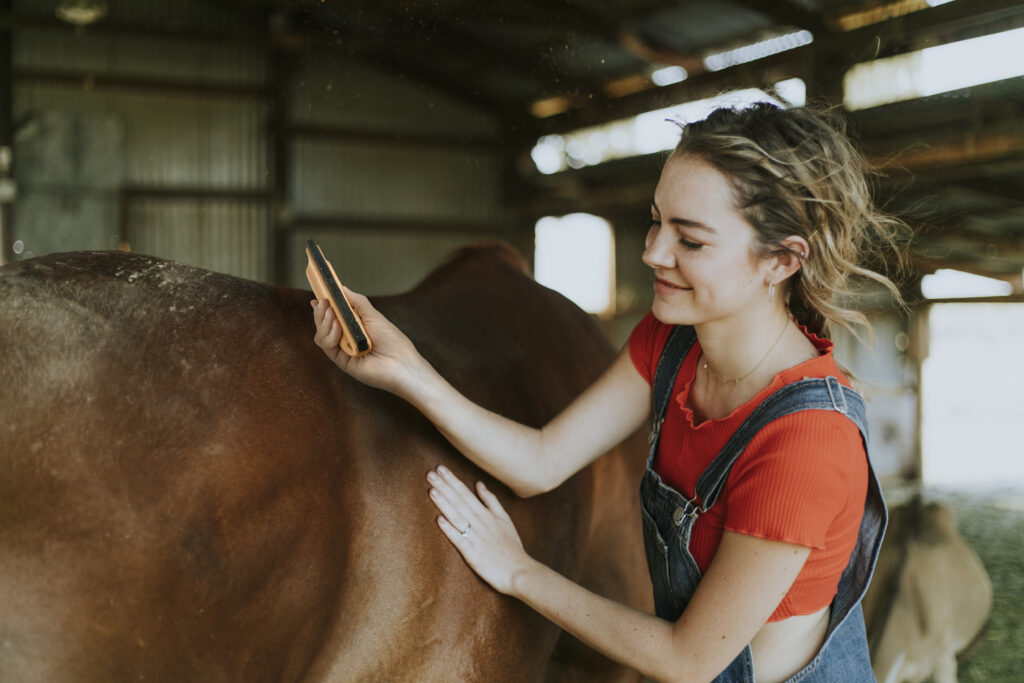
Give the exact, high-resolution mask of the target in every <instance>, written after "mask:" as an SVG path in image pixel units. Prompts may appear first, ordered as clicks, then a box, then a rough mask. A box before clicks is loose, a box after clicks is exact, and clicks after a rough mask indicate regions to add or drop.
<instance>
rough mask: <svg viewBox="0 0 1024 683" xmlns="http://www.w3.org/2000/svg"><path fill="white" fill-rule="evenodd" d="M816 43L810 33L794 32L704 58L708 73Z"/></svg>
mask: <svg viewBox="0 0 1024 683" xmlns="http://www.w3.org/2000/svg"><path fill="white" fill-rule="evenodd" d="M813 42H814V36H813V35H811V32H810V31H805V30H803V31H794V32H792V33H785V34H782V35H778V36H772V37H771V38H766V39H764V40H759V41H757V42H756V43H750V44H749V45H743V46H741V47H738V48H735V49H733V50H726V51H724V52H716V53H715V54H710V55H708V56H707V57H705V58H704V67H705V68H706V69H707V70H708V71H721V70H722V69H728V68H729V67H730V66H736V65H738V64H746V63H747V62H753V61H756V60H758V59H764V58H765V57H769V56H771V55H774V54H778V53H779V52H786V51H787V50H795V49H796V48H798V47H802V46H804V45H809V44H810V43H813Z"/></svg>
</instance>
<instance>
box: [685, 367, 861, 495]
mask: <svg viewBox="0 0 1024 683" xmlns="http://www.w3.org/2000/svg"><path fill="white" fill-rule="evenodd" d="M801 410H834V411H836V412H838V413H841V414H843V415H845V416H846V417H848V418H849V419H850V420H851V421H852V422H853V423H854V424H855V425H857V429H859V430H860V435H861V438H862V439H863V440H864V447H865V449H866V448H867V443H868V420H867V412H866V410H865V406H864V399H863V398H861V396H860V394H858V393H857V392H856V391H854V390H853V389H850V388H849V387H846V386H843V385H842V384H840V383H839V380H837V379H836V378H835V377H825V378H808V379H803V380H800V381H799V382H793V383H792V384H787V385H786V386H784V387H782V388H781V389H779V390H778V391H776V392H775V393H773V394H772V395H771V396H769V397H768V398H766V399H765V400H764V401H763V402H762V403H761V404H760V405H759V406H758V407H757V408H755V409H754V412H752V413H751V414H750V416H749V417H747V419H746V420H744V421H743V423H742V424H741V425H740V426H739V428H738V429H737V430H736V432H735V433H734V434H733V435H732V437H731V438H730V439H729V441H727V442H726V444H725V446H724V447H723V448H722V450H721V452H719V454H718V455H717V456H716V457H715V459H714V460H713V461H712V462H711V464H710V465H708V467H707V469H705V470H704V472H703V473H702V474H701V475H700V478H699V479H698V480H697V486H696V493H697V496H698V500H700V502H701V508H702V509H703V510H704V511H707V510H708V509H710V508H711V506H712V505H714V504H715V501H717V500H718V496H719V495H720V494H721V493H722V489H723V488H724V486H725V480H726V478H727V477H728V476H729V472H730V471H731V470H732V466H733V465H734V464H735V463H736V460H737V459H738V458H739V457H740V455H741V454H742V453H743V451H744V449H746V447H747V444H749V443H750V440H751V439H753V438H754V435H755V434H757V433H758V432H759V431H761V429H762V428H764V427H765V426H766V425H767V424H768V423H769V422H772V421H773V420H777V419H778V418H780V417H783V416H785V415H790V414H792V413H796V412H799V411H801Z"/></svg>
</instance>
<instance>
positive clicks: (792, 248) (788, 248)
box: [769, 235, 811, 283]
mask: <svg viewBox="0 0 1024 683" xmlns="http://www.w3.org/2000/svg"><path fill="white" fill-rule="evenodd" d="M810 252H811V246H810V245H809V244H808V243H807V240H805V239H804V238H803V237H800V236H799V235H790V236H789V237H787V238H785V239H783V240H782V241H781V242H779V250H778V251H777V252H776V253H775V254H774V255H773V256H772V263H771V266H770V269H769V270H770V272H771V277H772V281H773V282H778V283H781V282H782V281H784V280H786V279H788V278H789V277H791V276H792V275H793V273H795V272H796V271H798V270H800V268H801V267H802V266H803V264H804V261H806V260H807V257H808V255H810Z"/></svg>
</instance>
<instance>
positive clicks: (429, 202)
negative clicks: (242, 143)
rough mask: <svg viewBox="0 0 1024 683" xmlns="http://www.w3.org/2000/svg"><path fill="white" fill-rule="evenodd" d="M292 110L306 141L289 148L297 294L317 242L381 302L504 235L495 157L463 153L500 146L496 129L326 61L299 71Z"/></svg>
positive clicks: (401, 84)
mask: <svg viewBox="0 0 1024 683" xmlns="http://www.w3.org/2000/svg"><path fill="white" fill-rule="evenodd" d="M291 103H292V110H291V112H290V118H291V120H292V122H293V123H294V124H295V125H296V126H297V127H298V129H299V130H300V131H304V132H300V133H298V134H297V135H296V136H295V137H294V138H293V141H292V144H291V148H290V154H291V156H292V165H291V167H292V173H291V175H290V178H289V198H290V206H289V207H288V208H289V210H290V211H292V212H293V213H294V215H295V229H294V230H293V231H292V232H291V234H290V238H289V240H288V242H287V244H288V252H289V260H288V264H289V267H288V271H289V283H290V284H292V285H293V286H297V287H301V286H305V285H304V282H305V277H304V275H303V271H304V269H305V257H304V255H303V247H304V243H305V240H306V239H307V238H309V237H313V238H315V239H317V241H318V242H319V243H320V245H321V247H322V248H323V250H324V252H325V253H326V254H327V256H328V258H329V259H330V260H331V261H332V263H333V264H334V265H335V268H336V269H337V270H338V271H339V274H342V273H343V275H342V277H344V278H345V279H346V281H347V282H348V283H350V285H351V286H352V287H353V288H354V289H357V290H363V291H366V292H368V293H373V294H382V293H393V292H397V291H402V290H404V289H407V288H408V287H409V286H411V285H413V284H415V283H416V282H417V281H418V280H420V279H421V278H422V277H423V276H424V275H426V274H427V273H428V272H429V271H430V270H431V269H433V268H434V267H435V266H436V265H437V264H438V263H439V262H441V261H442V260H443V259H444V257H445V256H446V255H447V254H448V253H450V252H451V251H452V249H454V248H456V247H458V246H461V245H464V244H467V243H470V242H474V241H479V240H481V239H487V238H493V237H496V236H499V234H500V232H501V229H500V227H499V220H500V216H499V214H500V211H499V205H500V201H501V197H500V182H501V174H500V167H499V162H498V153H497V150H496V148H495V149H488V148H486V146H483V147H481V146H480V145H479V144H476V145H464V144H460V143H459V140H460V139H467V140H477V141H479V140H487V139H490V138H496V136H497V132H498V129H497V126H496V124H495V122H494V121H493V120H492V119H491V118H489V117H486V116H484V115H482V114H480V113H479V112H476V111H474V110H472V109H469V108H467V107H464V106H460V105H458V104H457V103H454V102H452V101H451V100H449V99H448V98H446V97H444V96H442V95H440V94H438V93H436V92H433V91H432V90H430V89H428V88H425V87H421V86H418V85H416V84H412V83H409V82H406V81H404V80H400V79H396V78H395V77H394V76H393V75H391V74H387V73H384V72H380V71H376V70H374V69H371V68H368V67H367V66H365V65H363V64H357V63H354V62H346V61H344V60H341V59H339V58H338V57H336V56H332V55H329V54H324V53H320V54H309V55H306V56H305V57H304V59H302V60H301V62H300V65H299V67H298V74H297V78H296V79H295V88H294V91H293V93H292V97H291ZM360 131H363V132H365V135H361V134H360ZM403 140H404V141H403ZM403 222H405V223H407V225H406V226H403ZM342 264H344V265H342Z"/></svg>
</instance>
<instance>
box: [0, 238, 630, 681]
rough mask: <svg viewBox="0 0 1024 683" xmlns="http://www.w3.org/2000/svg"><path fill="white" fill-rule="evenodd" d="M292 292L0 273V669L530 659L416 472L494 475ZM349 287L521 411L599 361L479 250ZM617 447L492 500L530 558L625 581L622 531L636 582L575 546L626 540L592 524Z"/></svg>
mask: <svg viewBox="0 0 1024 683" xmlns="http://www.w3.org/2000/svg"><path fill="white" fill-rule="evenodd" d="M308 297H309V294H308V292H300V291H296V290H282V289H277V288H272V287H268V286H265V285H261V284H258V283H253V282H248V281H245V280H241V279H238V278H232V277H229V276H225V275H219V274H214V273H209V272H206V271H202V270H198V269H193V268H189V267H187V266H182V265H180V264H175V263H171V262H167V261H162V260H159V259H153V258H150V257H143V256H134V255H123V254H117V253H110V254H67V255H57V256H52V257H47V258H45V259H37V260H35V261H32V262H23V263H19V264H16V265H15V266H14V267H7V268H5V269H3V270H2V271H0V358H3V363H0V425H2V426H0V429H2V430H3V432H2V433H0V439H2V442H3V444H4V448H3V449H0V470H2V471H3V475H4V476H0V679H2V680H26V681H31V680H47V681H60V680H75V681H88V680H121V679H129V678H131V679H135V678H138V677H140V676H142V677H145V678H147V679H149V680H154V679H155V680H196V679H202V680H210V681H216V680H238V679H245V680H282V679H287V680H294V679H307V680H328V679H330V680H449V679H452V678H455V679H465V680H484V679H486V680H529V679H538V678H541V677H542V676H543V675H544V673H545V671H547V670H548V669H549V664H550V660H551V657H552V652H553V649H554V648H555V643H556V640H557V639H558V631H557V630H556V629H554V628H553V627H552V626H551V625H550V624H548V623H547V622H545V621H544V620H543V619H541V618H540V617H539V616H537V615H536V614H534V613H533V612H531V611H530V610H528V609H527V608H525V607H524V606H523V605H521V604H519V603H518V602H516V601H514V600H510V599H508V598H504V597H502V596H500V595H497V594H496V593H494V592H493V591H491V590H490V589H489V588H487V587H486V586H485V585H483V584H482V582H480V581H479V579H477V578H476V577H475V576H474V575H473V574H472V572H470V570H469V569H468V568H466V567H465V565H464V564H463V563H462V561H461V559H460V558H459V557H458V555H457V553H456V552H455V551H454V549H452V548H451V547H450V546H448V544H447V541H446V540H445V539H444V538H443V536H442V535H441V534H440V533H439V532H438V531H437V529H436V527H435V525H434V516H435V512H434V511H433V510H432V508H431V506H430V503H429V501H428V500H427V497H426V495H425V493H426V486H425V484H424V480H423V476H424V474H425V472H426V471H427V469H429V468H430V467H432V466H435V465H436V464H438V463H445V464H447V465H448V466H449V467H451V468H452V469H453V470H455V471H456V472H458V473H460V474H461V475H463V476H464V477H466V478H485V480H487V481H488V482H489V483H492V484H494V482H493V481H492V480H490V479H487V478H486V477H485V476H484V475H483V473H481V472H480V471H479V470H478V469H476V468H475V467H473V466H472V465H471V464H469V463H468V462H467V461H466V460H465V459H464V458H462V457H461V456H458V455H457V454H456V453H455V452H454V451H453V450H452V449H451V447H450V446H449V445H448V444H447V443H446V442H445V441H444V440H443V438H442V437H440V435H439V434H438V433H437V432H436V430H435V429H434V428H433V427H432V426H431V425H430V424H429V423H428V422H427V421H426V420H425V419H424V418H423V417H422V416H421V415H419V414H418V413H417V412H416V411H415V410H414V409H412V408H411V407H410V406H408V405H406V404H404V403H403V402H401V401H400V400H398V399H395V398H394V397H392V396H389V395H387V394H384V393H382V392H377V391H374V390H371V389H368V388H366V387H363V386H362V385H359V384H358V383H356V382H353V381H351V380H349V379H348V378H347V377H345V376H344V375H343V374H342V373H340V372H339V371H337V370H336V369H335V368H334V367H333V366H332V365H331V364H330V363H329V362H328V361H327V360H326V358H325V357H324V356H323V354H322V353H320V351H319V350H318V349H317V348H316V347H315V346H314V345H313V344H312V341H311V337H312V324H311V321H310V313H309V306H308V303H307V301H308ZM375 303H377V304H378V305H379V307H380V308H381V310H382V311H383V312H385V313H386V314H387V315H389V316H390V317H392V319H394V320H395V322H396V323H398V324H399V326H400V327H402V328H403V329H404V330H406V331H407V333H408V334H409V335H410V337H411V338H412V339H413V340H414V341H415V342H416V343H417V345H418V347H419V348H421V350H422V351H423V352H424V354H425V355H426V356H427V357H428V358H429V359H430V360H431V362H433V363H434V364H435V365H437V367H438V368H439V369H440V370H441V371H442V373H443V374H445V375H446V376H449V377H451V378H452V380H453V382H454V383H455V384H456V385H457V386H458V387H459V388H460V389H462V390H463V391H465V392H466V393H467V394H468V395H470V396H471V397H473V398H475V399H476V400H479V401H480V402H482V403H484V404H485V405H487V406H488V407H491V408H492V409H494V410H497V411H499V412H503V413H505V414H508V415H510V416H512V417H514V418H516V419H519V420H522V421H525V422H528V423H531V424H543V423H544V422H545V421H546V420H547V419H549V418H550V417H551V416H553V415H554V414H556V413H557V411H558V410H560V409H561V408H562V407H564V405H565V404H567V403H568V401H569V400H571V398H572V397H573V396H575V395H576V394H577V393H578V392H579V391H581V390H582V389H583V388H584V387H585V386H586V385H587V384H588V383H589V382H590V381H592V380H593V379H594V378H595V377H596V376H597V374H598V373H600V371H601V370H602V369H603V368H604V367H605V366H606V365H607V363H608V362H609V361H610V358H611V353H612V352H611V349H610V348H609V347H608V345H607V343H606V342H604V341H603V340H601V339H600V338H599V334H598V335H597V337H595V336H594V334H595V331H596V330H595V328H594V327H593V323H592V322H591V321H590V320H589V319H588V318H587V316H585V315H584V314H582V313H581V312H579V311H578V309H575V308H574V307H572V306H571V305H568V304H567V303H566V302H564V300H562V299H561V298H560V297H559V296H558V295H556V294H554V293H552V292H549V291H548V290H545V289H543V288H541V287H539V286H538V285H536V283H533V282H532V280H530V279H529V278H528V277H526V276H525V275H524V274H523V273H522V271H521V269H518V268H516V267H515V264H514V263H512V262H509V261H508V259H504V260H503V259H502V258H495V257H493V255H492V256H487V255H485V254H483V253H482V252H478V253H473V252H469V253H467V254H463V255H462V256H461V257H460V258H458V259H457V260H456V261H454V262H452V263H450V264H449V265H447V266H445V267H443V268H442V269H439V270H438V271H437V272H436V273H435V274H434V275H432V276H431V277H430V278H428V279H427V280H426V281H425V282H424V283H423V285H422V286H421V287H419V288H417V289H416V290H413V291H412V292H410V293H408V294H405V295H401V296H397V297H390V298H385V299H379V300H376V302H375ZM634 461H635V457H634V456H625V455H618V456H615V457H613V458H610V459H605V460H604V461H600V462H599V464H598V466H597V467H595V468H592V469H591V470H588V471H585V472H584V473H581V474H580V475H578V476H577V477H575V478H574V479H573V480H571V481H570V482H568V483H567V485H566V486H565V487H563V488H561V489H559V490H558V491H557V492H554V493H551V494H548V495H546V496H542V497H539V498H537V499H532V500H530V501H520V500H518V499H515V498H514V497H512V496H510V495H509V494H508V493H507V491H506V492H505V495H504V496H503V499H504V500H506V501H508V503H509V508H510V510H511V513H512V514H513V516H514V518H515V519H516V520H517V523H518V524H519V526H520V528H521V530H522V532H523V536H524V539H525V542H526V543H527V547H528V548H529V549H530V550H531V552H533V553H534V554H535V555H536V556H538V557H539V558H540V559H542V560H544V561H546V562H548V563H549V564H552V565H553V566H555V567H556V568H558V569H559V570H560V571H562V572H563V573H565V574H567V575H569V576H571V577H574V578H578V579H580V580H584V581H588V582H590V583H591V584H592V585H595V586H596V585H600V584H602V581H603V580H604V578H606V577H607V576H608V575H609V574H610V573H613V574H615V575H618V576H624V577H626V580H625V581H620V582H607V581H604V583H607V584H610V585H608V586H602V587H604V588H608V589H609V590H611V591H612V592H615V593H618V597H620V598H622V599H626V600H630V601H633V602H636V601H637V600H640V601H643V600H644V598H643V597H642V596H643V595H644V585H643V578H644V577H643V565H642V561H643V560H642V557H643V554H642V551H640V549H639V546H636V547H635V548H633V550H635V551H636V553H635V555H634V557H635V558H636V559H638V560H639V562H640V564H639V567H640V570H641V573H642V575H641V576H640V577H639V580H637V577H635V576H633V574H635V570H636V568H637V567H636V563H630V562H625V561H623V560H622V559H621V558H615V557H614V556H613V557H612V559H611V560H610V562H609V563H607V564H606V565H604V566H603V565H602V564H601V563H602V562H603V561H604V560H602V555H601V554H600V553H598V552H596V551H595V547H594V546H595V541H596V540H597V539H598V538H599V537H603V541H604V542H609V541H612V542H614V541H616V538H618V542H619V543H620V547H619V548H617V549H616V552H617V551H619V550H621V549H622V546H621V543H625V544H626V546H625V547H629V544H630V543H633V544H634V545H636V543H638V539H639V535H638V533H633V532H634V529H632V528H631V527H630V528H625V529H619V528H617V527H616V524H621V523H622V522H621V519H619V518H618V517H617V515H618V514H619V513H622V514H629V513H630V510H631V509H632V508H633V506H634V503H635V502H634V499H635V494H634V493H633V491H634V490H635V489H632V490H630V489H631V486H632V483H631V482H629V483H627V482H623V481H621V480H622V474H623V473H624V472H626V471H627V468H626V467H624V466H623V463H626V462H630V463H632V462H634ZM641 462H642V461H641ZM637 466H638V467H639V465H637ZM636 476H639V472H636ZM494 486H495V489H496V490H499V491H504V489H503V488H502V487H500V485H497V484H494ZM598 491H601V492H602V493H601V495H602V496H603V497H606V498H607V500H605V501H603V503H604V504H605V507H603V508H601V510H598V507H597V505H596V502H597V501H595V500H594V498H595V496H596V495H597V492H598ZM633 512H635V510H633ZM636 519H637V518H636V516H635V515H633V516H632V517H631V520H632V521H633V522H634V526H635V523H636ZM609 530H612V531H611V532H610V531H609ZM609 535H610V536H611V537H612V538H609ZM609 554H610V555H611V554H612V553H609ZM595 558H596V559H595ZM595 562H596V564H595ZM604 568H607V569H608V570H609V571H603V569H604ZM638 585H639V589H638V588H637V586H638ZM565 652H568V653H570V654H569V655H568V656H569V657H570V658H573V661H574V662H575V661H579V662H593V661H599V660H592V659H590V655H589V654H586V655H582V656H581V652H582V651H577V650H575V649H574V648H569V649H567V650H565ZM603 664H604V663H599V665H603ZM585 665H586V664H585ZM573 666H574V664H572V663H570V667H569V668H570V669H571V668H573Z"/></svg>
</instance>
